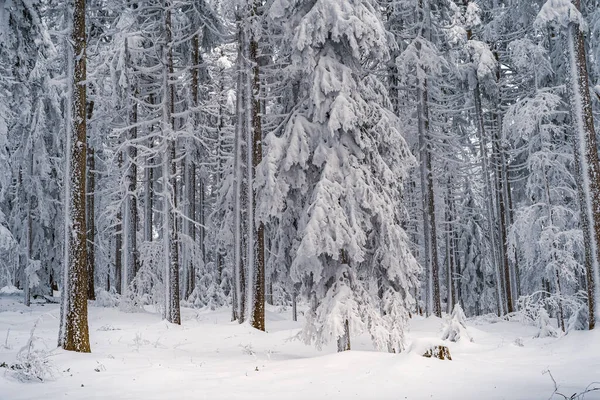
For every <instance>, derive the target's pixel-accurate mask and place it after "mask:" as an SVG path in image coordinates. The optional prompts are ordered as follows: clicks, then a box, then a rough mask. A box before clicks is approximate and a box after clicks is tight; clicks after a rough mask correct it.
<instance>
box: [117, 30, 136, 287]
mask: <svg viewBox="0 0 600 400" xmlns="http://www.w3.org/2000/svg"><path fill="white" fill-rule="evenodd" d="M125 52H126V57H127V65H128V66H132V65H131V64H132V63H131V57H130V54H129V49H128V46H127V41H126V42H125ZM130 89H131V91H132V92H133V93H132V94H133V99H132V100H130V101H133V104H130V105H129V107H130V109H129V123H130V125H131V128H130V129H129V135H128V138H127V139H128V144H127V146H126V148H125V150H124V152H125V187H126V190H127V192H126V194H125V209H124V221H123V222H124V224H123V225H124V226H123V235H124V238H125V243H124V244H125V246H124V252H123V261H124V265H123V280H122V283H121V284H122V286H123V288H122V289H121V292H122V293H127V291H128V290H129V286H130V284H131V282H132V281H133V278H134V277H135V275H136V273H137V270H138V251H137V194H136V190H137V164H136V163H137V147H136V145H135V144H134V142H135V140H136V139H137V136H138V131H137V122H138V105H137V96H138V90H137V87H135V86H134V85H131V86H130ZM128 95H129V94H128Z"/></svg>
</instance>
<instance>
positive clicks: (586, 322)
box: [567, 304, 590, 332]
mask: <svg viewBox="0 0 600 400" xmlns="http://www.w3.org/2000/svg"><path fill="white" fill-rule="evenodd" d="M589 327H590V311H589V309H588V306H587V304H582V305H581V307H579V309H578V310H577V311H576V312H574V313H573V314H571V317H570V318H569V321H568V322H567V332H570V331H585V330H588V329H589Z"/></svg>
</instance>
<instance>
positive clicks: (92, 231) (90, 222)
mask: <svg viewBox="0 0 600 400" xmlns="http://www.w3.org/2000/svg"><path fill="white" fill-rule="evenodd" d="M93 113H94V102H93V101H90V102H89V103H88V108H87V119H88V121H90V120H91V119H92V116H93ZM87 151H88V153H87V199H86V200H87V202H86V205H85V206H86V224H87V252H88V257H87V269H88V289H87V295H88V300H95V299H96V290H95V287H94V278H95V269H96V268H95V265H96V254H95V253H96V214H95V199H96V193H95V192H96V155H95V153H94V148H93V146H92V145H91V144H90V143H89V141H88V148H87Z"/></svg>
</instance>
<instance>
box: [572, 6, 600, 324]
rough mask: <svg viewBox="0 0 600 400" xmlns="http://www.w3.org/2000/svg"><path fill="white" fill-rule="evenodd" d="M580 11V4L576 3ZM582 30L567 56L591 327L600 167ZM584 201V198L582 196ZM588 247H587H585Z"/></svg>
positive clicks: (599, 233) (599, 235)
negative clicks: (584, 224)
mask: <svg viewBox="0 0 600 400" xmlns="http://www.w3.org/2000/svg"><path fill="white" fill-rule="evenodd" d="M573 4H574V5H575V6H576V7H577V9H580V8H581V7H580V6H581V4H580V0H573ZM580 28H581V27H580V26H579V25H578V24H576V23H571V25H569V28H568V35H567V42H568V43H567V53H568V59H569V65H570V71H569V72H570V79H569V85H568V88H569V95H570V96H569V97H570V99H571V101H570V105H571V116H572V120H573V125H574V128H575V133H576V136H575V138H576V140H575V144H576V145H575V153H576V155H577V157H578V159H579V166H580V168H579V169H580V177H581V181H582V184H581V185H582V192H583V193H582V194H583V196H582V197H583V198H582V200H584V201H583V202H582V203H581V209H582V210H583V212H582V214H586V216H585V217H586V218H587V222H588V224H587V225H588V226H587V228H588V230H589V233H587V234H586V233H585V232H584V238H585V237H587V239H588V240H587V241H588V244H589V246H590V258H591V262H590V263H586V280H587V292H588V302H589V312H590V314H589V327H590V329H593V328H594V326H595V321H596V318H597V317H598V316H597V315H596V314H597V313H598V307H597V304H596V302H597V300H598V283H600V282H599V279H598V262H599V260H600V243H599V241H600V163H599V161H598V146H597V142H596V132H595V130H594V117H593V115H592V102H591V98H590V92H589V83H588V72H587V59H586V52H585V40H584V36H583V32H582V31H581V29H580ZM580 197H581V196H580ZM586 247H587V246H586Z"/></svg>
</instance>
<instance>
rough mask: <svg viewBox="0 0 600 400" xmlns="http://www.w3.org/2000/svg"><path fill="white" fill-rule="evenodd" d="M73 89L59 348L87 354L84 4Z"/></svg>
mask: <svg viewBox="0 0 600 400" xmlns="http://www.w3.org/2000/svg"><path fill="white" fill-rule="evenodd" d="M71 41H72V44H73V58H74V60H72V65H73V67H74V68H73V86H72V93H71V96H72V98H71V101H72V109H71V115H70V117H71V119H72V121H67V123H68V124H71V129H70V132H69V138H68V141H67V150H68V152H69V154H68V159H69V160H68V162H67V170H66V171H67V173H66V175H65V182H67V184H66V185H65V186H66V194H67V196H66V198H65V205H66V210H65V215H66V222H67V223H66V226H65V238H66V242H65V246H66V249H65V250H66V251H65V254H66V260H65V274H64V281H63V296H62V299H61V301H62V315H61V317H62V319H63V321H62V324H61V328H62V329H61V332H60V337H59V345H61V346H62V347H63V348H64V349H65V350H73V351H78V352H85V353H89V352H90V338H89V330H88V315H87V314H88V313H87V285H88V281H87V241H86V232H87V229H86V221H85V195H86V191H85V189H86V188H85V178H86V150H87V145H86V143H87V137H86V30H85V0H74V10H73V32H72V36H71Z"/></svg>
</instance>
